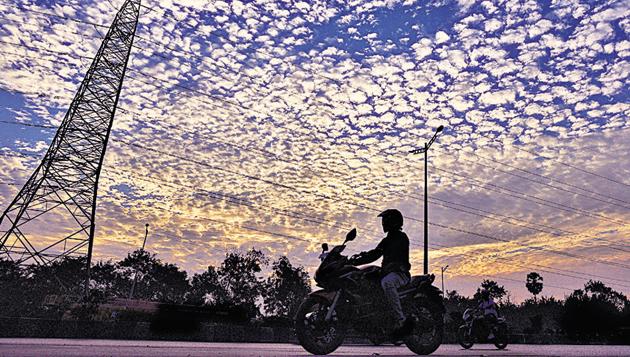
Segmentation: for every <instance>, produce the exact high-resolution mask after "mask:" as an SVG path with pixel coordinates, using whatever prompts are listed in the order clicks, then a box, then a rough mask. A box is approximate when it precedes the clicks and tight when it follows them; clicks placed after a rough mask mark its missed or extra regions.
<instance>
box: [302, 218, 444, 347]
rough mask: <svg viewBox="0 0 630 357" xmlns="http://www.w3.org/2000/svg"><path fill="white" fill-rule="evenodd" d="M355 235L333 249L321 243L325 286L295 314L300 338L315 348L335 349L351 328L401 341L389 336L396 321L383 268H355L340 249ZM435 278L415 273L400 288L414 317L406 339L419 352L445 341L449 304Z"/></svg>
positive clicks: (320, 280)
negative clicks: (382, 277) (384, 288)
mask: <svg viewBox="0 0 630 357" xmlns="http://www.w3.org/2000/svg"><path fill="white" fill-rule="evenodd" d="M355 237H356V230H355V229H353V230H352V231H350V233H348V235H347V236H346V240H345V241H344V242H343V244H342V245H338V246H336V247H334V248H333V249H332V250H331V251H330V252H326V251H327V249H326V248H327V245H322V246H323V247H324V252H323V253H322V255H320V259H321V260H322V262H321V264H320V266H319V268H318V269H317V271H316V273H315V282H316V283H317V285H318V286H320V287H322V288H323V289H322V290H318V291H315V292H312V293H311V294H309V296H308V297H307V298H306V299H305V300H304V301H303V302H302V304H301V305H300V307H299V309H298V312H297V314H296V316H295V332H296V335H297V339H298V341H299V342H300V345H302V347H304V349H305V350H307V351H308V352H310V353H312V354H316V355H325V354H329V353H331V352H333V351H335V350H336V349H337V347H339V346H340V345H341V343H342V342H343V340H344V337H345V335H346V332H347V331H348V330H349V329H350V328H353V329H354V330H355V331H357V332H359V333H360V334H362V335H363V336H364V337H366V338H368V339H369V340H370V341H372V342H373V343H375V344H380V343H383V342H386V341H387V342H391V343H398V342H399V341H393V339H392V338H391V337H390V336H391V335H392V332H393V331H394V329H395V327H396V326H395V324H394V319H392V317H391V314H390V312H389V309H388V307H387V305H386V302H385V295H384V293H383V291H382V288H381V286H380V269H381V268H380V267H377V266H365V267H362V268H357V267H355V266H354V265H352V259H348V257H346V256H344V255H341V253H342V252H343V250H344V249H345V247H346V243H347V242H349V241H352V240H354V238H355ZM324 244H325V243H324ZM434 279H435V276H434V275H433V274H431V275H420V276H414V277H412V278H411V281H410V282H409V284H407V285H405V286H403V287H401V288H400V289H398V291H399V294H400V300H401V304H402V306H403V311H404V313H405V315H406V316H407V317H410V318H412V319H413V321H414V329H413V331H412V332H411V334H409V335H408V336H407V337H405V338H404V339H403V342H404V343H405V344H406V345H407V347H408V348H409V349H410V350H411V351H413V352H414V353H416V354H419V355H425V354H430V353H432V352H434V351H435V350H436V349H437V348H438V347H439V346H440V344H441V343H442V336H443V321H444V320H443V316H444V311H445V310H444V305H443V302H442V292H441V291H440V290H439V289H438V288H436V287H434V286H433V285H432V283H433V280H434Z"/></svg>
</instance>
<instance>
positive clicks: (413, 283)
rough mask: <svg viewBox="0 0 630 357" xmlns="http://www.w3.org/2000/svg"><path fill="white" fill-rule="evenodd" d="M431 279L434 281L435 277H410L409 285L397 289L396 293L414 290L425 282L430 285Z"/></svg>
mask: <svg viewBox="0 0 630 357" xmlns="http://www.w3.org/2000/svg"><path fill="white" fill-rule="evenodd" d="M433 279H435V276H434V275H433V274H427V275H416V276H412V277H411V280H410V281H409V284H407V285H403V286H401V287H400V288H398V291H399V292H400V291H405V290H409V289H415V288H417V287H418V286H420V285H421V284H423V283H425V282H427V283H429V284H431V283H432V282H433Z"/></svg>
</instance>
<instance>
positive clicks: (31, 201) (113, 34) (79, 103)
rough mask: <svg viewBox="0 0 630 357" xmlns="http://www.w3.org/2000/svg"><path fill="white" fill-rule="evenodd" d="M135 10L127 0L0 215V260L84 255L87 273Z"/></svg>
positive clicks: (137, 7) (38, 261) (46, 260)
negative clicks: (54, 130) (100, 184)
mask: <svg viewBox="0 0 630 357" xmlns="http://www.w3.org/2000/svg"><path fill="white" fill-rule="evenodd" d="M139 14H140V0H127V1H125V3H124V4H123V6H122V8H121V9H120V11H118V13H117V14H116V18H115V19H114V22H113V23H112V25H111V27H110V28H109V31H108V32H107V35H106V36H105V38H104V39H103V42H102V44H101V47H100V48H99V50H98V52H97V54H96V56H95V57H94V60H93V61H92V64H91V66H90V69H89V70H88V71H87V74H86V75H85V78H84V79H83V82H81V85H80V86H79V90H78V91H77V94H76V95H75V96H74V99H73V100H72V103H71V104H70V108H69V109H68V112H67V113H66V115H65V117H64V119H63V121H62V123H61V125H60V126H59V129H57V133H56V134H55V137H54V138H53V140H52V143H51V144H50V147H49V148H48V151H47V152H46V155H45V156H44V158H43V160H42V161H41V163H40V164H39V166H38V167H37V169H35V172H33V174H32V175H31V176H30V178H29V179H28V181H27V182H26V183H25V184H24V186H23V187H22V189H21V190H20V192H19V193H18V194H17V196H16V197H15V198H14V199H13V201H12V202H11V204H10V205H9V207H7V209H6V210H5V211H4V213H2V216H0V232H1V234H2V236H1V238H0V258H5V259H10V260H12V261H14V262H16V263H19V264H23V265H26V264H40V265H45V264H50V263H52V262H54V261H56V260H58V259H61V258H63V257H67V256H79V257H80V256H87V271H88V279H89V269H90V264H91V260H92V248H93V245H94V223H95V218H96V197H97V191H98V180H99V176H100V173H101V168H102V166H103V158H104V156H105V149H106V148H107V141H108V139H109V135H110V132H111V129H112V123H113V120H114V114H115V113H116V105H117V103H118V99H119V97H120V90H121V87H122V83H123V78H124V76H125V71H126V69H127V63H128V61H129V55H130V52H131V47H132V44H133V39H134V36H135V33H136V27H137V24H138V17H139ZM88 282H89V280H88Z"/></svg>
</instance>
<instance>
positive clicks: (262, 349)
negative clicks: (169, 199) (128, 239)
mask: <svg viewBox="0 0 630 357" xmlns="http://www.w3.org/2000/svg"><path fill="white" fill-rule="evenodd" d="M0 356H37V357H56V356H144V357H160V356H169V357H170V356H174V357H177V356H230V357H259V356H310V354H308V353H307V352H306V351H304V350H303V349H302V348H301V347H300V346H298V345H291V344H285V343H277V344H275V343H210V342H180V341H176V342H173V341H120V340H70V339H31V338H20V339H14V338H0ZM329 356H413V353H411V351H409V350H408V349H407V348H406V347H404V346H401V347H394V346H342V347H340V348H339V349H337V351H335V352H334V353H332V354H330V355H329ZM432 356H630V346H593V345H589V346H574V345H510V346H508V347H507V349H505V350H503V351H499V350H497V349H496V348H494V346H492V345H478V346H473V348H471V349H469V350H464V349H462V348H461V347H460V346H459V345H442V346H441V347H440V348H439V349H438V350H437V351H435V352H434V353H433V354H432Z"/></svg>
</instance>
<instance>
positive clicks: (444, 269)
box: [440, 264, 448, 297]
mask: <svg viewBox="0 0 630 357" xmlns="http://www.w3.org/2000/svg"><path fill="white" fill-rule="evenodd" d="M440 269H441V270H442V294H444V295H445V297H446V290H444V272H445V271H446V269H448V264H447V265H446V266H445V267H441V268H440Z"/></svg>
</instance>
